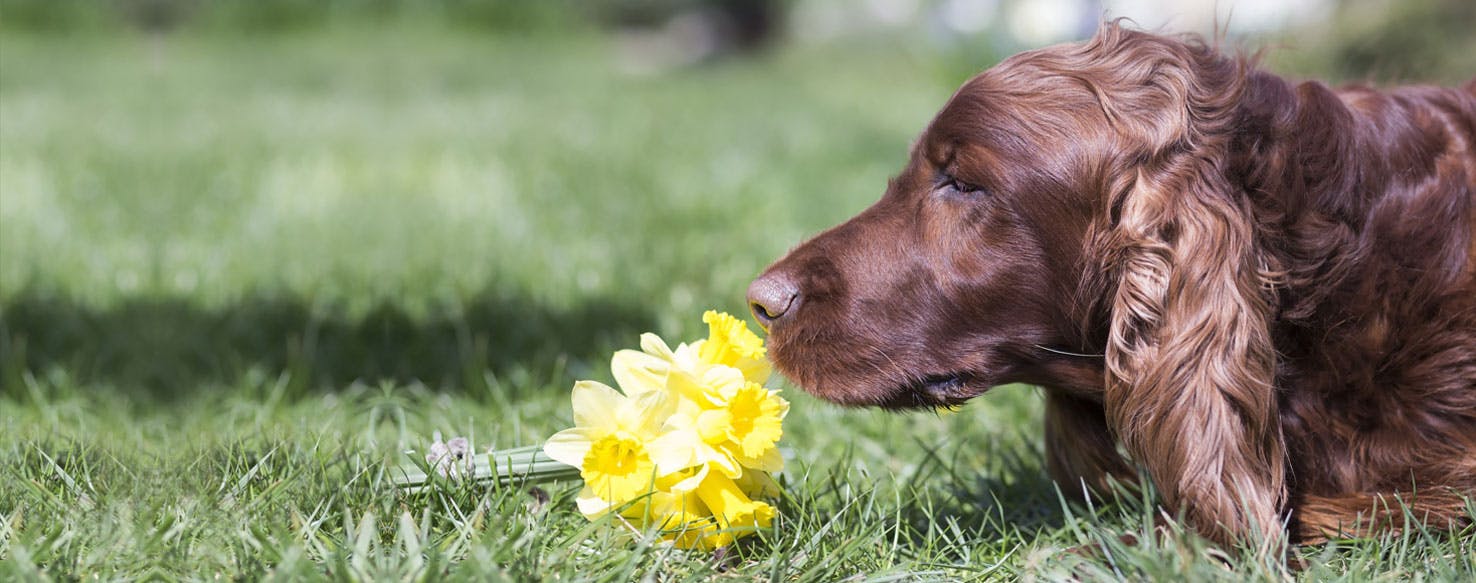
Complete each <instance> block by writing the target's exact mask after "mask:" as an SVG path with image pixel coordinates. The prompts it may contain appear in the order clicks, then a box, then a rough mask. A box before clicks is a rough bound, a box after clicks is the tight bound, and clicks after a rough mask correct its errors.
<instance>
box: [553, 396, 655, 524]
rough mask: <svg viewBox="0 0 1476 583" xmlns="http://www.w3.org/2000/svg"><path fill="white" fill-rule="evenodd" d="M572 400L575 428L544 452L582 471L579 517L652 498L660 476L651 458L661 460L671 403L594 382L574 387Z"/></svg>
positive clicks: (554, 437) (562, 435) (557, 437)
mask: <svg viewBox="0 0 1476 583" xmlns="http://www.w3.org/2000/svg"><path fill="white" fill-rule="evenodd" d="M572 400H573V404H574V424H575V427H574V428H572V429H566V430H564V431H560V432H558V433H556V434H554V436H553V437H551V438H549V440H548V442H547V443H546V444H544V447H543V450H544V452H545V453H547V454H548V457H551V458H553V459H555V460H558V461H560V462H563V463H566V464H569V465H571V466H574V467H576V468H579V475H580V477H582V478H584V489H583V491H581V492H580V494H579V497H578V499H577V502H578V504H579V510H580V512H582V513H584V514H585V515H586V516H591V517H593V516H599V515H602V514H604V513H606V512H608V511H609V510H610V509H611V508H612V507H615V506H619V505H623V504H626V503H628V502H631V501H633V500H636V499H637V498H639V497H641V496H643V495H644V494H646V493H647V492H650V491H651V488H652V485H653V483H654V482H655V480H656V478H657V476H658V473H657V469H656V464H655V462H654V461H653V458H654V457H659V456H660V455H661V452H660V451H659V450H658V449H654V448H655V447H658V446H659V444H658V443H656V440H657V438H659V437H660V436H661V429H662V425H663V423H664V422H665V421H666V420H667V418H669V417H670V416H671V415H672V414H673V413H674V411H675V406H674V405H675V403H674V402H673V400H672V399H671V398H670V397H669V396H668V395H667V394H666V393H665V392H663V391H645V392H642V393H641V394H640V395H639V396H636V397H630V396H626V395H622V394H620V393H619V392H617V391H616V390H615V389H612V388H610V387H608V386H606V385H604V384H601V383H597V382H594V381H580V382H578V383H576V384H575V385H574V392H573V398H572ZM667 457H670V456H669V455H668V456H667Z"/></svg>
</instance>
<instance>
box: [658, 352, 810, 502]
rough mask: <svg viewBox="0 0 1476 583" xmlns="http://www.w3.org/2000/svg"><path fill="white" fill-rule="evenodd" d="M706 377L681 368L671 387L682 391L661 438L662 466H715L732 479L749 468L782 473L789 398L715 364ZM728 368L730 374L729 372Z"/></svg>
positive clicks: (733, 370) (679, 392)
mask: <svg viewBox="0 0 1476 583" xmlns="http://www.w3.org/2000/svg"><path fill="white" fill-rule="evenodd" d="M708 372H709V374H708V378H707V379H702V380H699V379H695V378H693V377H692V376H691V375H689V374H686V373H685V372H682V371H674V372H673V373H672V374H671V379H670V381H669V386H670V387H672V392H673V393H674V394H677V395H681V396H682V398H681V399H680V400H679V402H678V404H677V409H676V412H675V413H674V414H673V415H672V416H671V417H670V418H669V419H668V420H667V422H666V427H667V429H668V430H669V431H668V432H667V433H666V434H664V435H662V436H661V441H662V444H663V448H662V454H661V455H660V457H659V459H658V461H657V463H658V464H659V465H661V466H662V467H663V468H678V467H688V466H692V465H712V466H714V467H716V468H718V469H720V470H721V471H722V472H723V473H724V474H726V475H727V476H728V477H730V478H737V477H739V476H742V475H743V472H744V468H751V469H754V470H761V471H766V472H777V471H779V470H781V469H783V467H784V458H782V457H780V455H779V449H778V447H777V444H778V442H779V438H780V437H782V436H783V435H784V429H783V421H784V416H785V415H787V414H788V413H789V402H788V401H785V400H784V398H783V397H780V396H779V392H778V391H771V390H768V389H765V388H764V387H762V386H760V385H758V384H757V383H752V382H744V380H743V377H742V376H741V375H739V374H738V372H737V370H736V369H733V368H729V367H714V368H713V369H710V370H709V371H708ZM724 372H726V374H724Z"/></svg>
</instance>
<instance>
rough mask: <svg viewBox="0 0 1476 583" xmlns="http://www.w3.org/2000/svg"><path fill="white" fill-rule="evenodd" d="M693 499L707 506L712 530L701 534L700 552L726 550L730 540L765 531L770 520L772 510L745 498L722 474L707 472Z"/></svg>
mask: <svg viewBox="0 0 1476 583" xmlns="http://www.w3.org/2000/svg"><path fill="white" fill-rule="evenodd" d="M697 498H698V499H699V500H701V501H702V503H703V504H704V505H705V506H707V510H708V512H711V513H712V517H713V518H714V519H715V521H716V523H717V524H716V528H715V529H713V530H711V531H704V532H703V536H702V543H703V545H702V546H703V547H704V548H716V547H722V546H727V545H729V544H731V543H732V542H733V539H735V538H737V537H740V536H744V535H747V534H752V533H753V532H754V531H755V530H757V529H760V528H768V527H769V525H770V524H771V523H772V522H773V520H774V507H773V506H770V505H768V504H766V503H764V502H759V501H756V500H753V499H751V498H749V497H748V496H747V495H746V494H744V493H743V490H741V489H740V488H739V487H738V484H737V483H735V482H734V481H733V480H732V478H729V477H727V476H725V475H723V473H722V472H708V473H707V476H706V478H705V479H703V480H702V483H701V484H699V485H698V486H697Z"/></svg>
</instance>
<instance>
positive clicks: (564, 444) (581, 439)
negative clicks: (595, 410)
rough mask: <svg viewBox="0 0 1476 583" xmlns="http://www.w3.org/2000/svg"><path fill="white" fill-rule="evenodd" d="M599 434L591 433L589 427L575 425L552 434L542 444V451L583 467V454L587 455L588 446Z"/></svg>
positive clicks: (549, 455)
mask: <svg viewBox="0 0 1476 583" xmlns="http://www.w3.org/2000/svg"><path fill="white" fill-rule="evenodd" d="M599 437H600V436H596V435H592V430H591V428H586V427H575V428H573V429H565V430H563V431H560V432H558V433H555V434H553V437H550V438H548V441H547V442H544V444H543V453H545V454H548V457H551V458H553V459H554V460H555V461H557V462H559V463H563V464H568V465H571V466H574V467H576V468H579V469H581V470H582V469H584V456H586V455H589V446H590V444H592V443H594V441H595V439H598V438H599Z"/></svg>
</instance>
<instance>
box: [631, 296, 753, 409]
mask: <svg viewBox="0 0 1476 583" xmlns="http://www.w3.org/2000/svg"><path fill="white" fill-rule="evenodd" d="M702 321H703V322H705V323H707V331H708V334H707V338H705V339H702V340H698V341H696V342H693V343H691V344H686V343H682V344H678V345H677V347H676V349H672V348H671V347H670V346H668V345H667V344H666V341H664V340H662V339H661V337H660V336H657V335H655V334H649V333H647V334H642V335H641V350H639V351H636V350H621V351H618V352H616V353H615V356H614V357H613V358H612V359H611V361H610V370H611V372H612V373H614V375H615V380H616V382H618V383H619V384H620V386H621V387H659V386H663V385H665V384H666V379H667V376H668V375H669V373H670V372H671V371H672V370H680V371H684V372H686V373H688V374H690V375H692V376H694V377H697V378H703V377H704V376H705V375H706V374H707V373H708V370H709V369H711V368H713V367H731V368H733V369H736V370H737V371H738V372H739V373H740V374H741V375H742V376H743V378H744V380H747V381H749V382H754V383H758V384H760V385H762V384H764V383H766V382H768V380H769V375H770V374H771V372H772V368H771V367H770V366H769V361H768V360H767V359H766V358H765V356H764V355H765V349H764V341H763V339H761V338H759V337H758V335H756V334H754V333H753V331H752V330H749V329H748V324H747V323H745V322H744V321H742V320H739V319H738V318H735V317H733V316H731V315H729V314H726V313H723V312H716V311H712V310H708V311H707V312H706V313H704V314H703V315H702ZM627 390H629V389H627Z"/></svg>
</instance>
